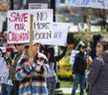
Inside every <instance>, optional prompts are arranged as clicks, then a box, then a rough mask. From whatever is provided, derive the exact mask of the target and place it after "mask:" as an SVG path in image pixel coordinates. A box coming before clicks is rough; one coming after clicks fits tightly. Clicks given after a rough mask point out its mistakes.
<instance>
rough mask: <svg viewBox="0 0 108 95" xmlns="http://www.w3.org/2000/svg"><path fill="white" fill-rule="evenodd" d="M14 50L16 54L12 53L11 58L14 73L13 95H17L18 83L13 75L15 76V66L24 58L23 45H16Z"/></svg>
mask: <svg viewBox="0 0 108 95" xmlns="http://www.w3.org/2000/svg"><path fill="white" fill-rule="evenodd" d="M15 48H16V50H17V51H16V53H14V57H13V67H14V69H13V71H14V80H13V83H14V87H13V88H14V90H13V93H12V94H13V95H18V89H19V81H18V80H17V79H16V77H15V75H16V66H17V65H18V64H19V63H20V61H21V59H23V58H24V56H25V51H24V45H23V44H16V45H15Z"/></svg>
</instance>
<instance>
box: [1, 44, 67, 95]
mask: <svg viewBox="0 0 108 95" xmlns="http://www.w3.org/2000/svg"><path fill="white" fill-rule="evenodd" d="M15 48H16V50H17V51H13V49H12V48H7V49H6V52H4V53H3V52H2V51H0V68H1V69H0V79H1V80H0V82H1V92H2V95H54V90H55V89H56V83H57V81H58V78H57V75H56V71H57V66H56V62H57V61H59V60H60V59H61V58H62V57H63V56H64V55H65V52H66V48H65V47H64V50H63V52H62V53H61V54H60V55H58V56H55V55H54V49H53V48H52V47H47V46H46V47H45V46H41V45H40V44H35V45H33V48H32V49H33V54H32V55H33V56H32V57H31V56H30V55H29V51H30V49H29V46H24V45H23V44H18V45H15Z"/></svg>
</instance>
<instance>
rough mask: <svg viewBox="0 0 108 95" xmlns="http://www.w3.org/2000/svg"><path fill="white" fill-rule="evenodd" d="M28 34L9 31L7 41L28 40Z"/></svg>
mask: <svg viewBox="0 0 108 95" xmlns="http://www.w3.org/2000/svg"><path fill="white" fill-rule="evenodd" d="M28 40H29V35H28V33H14V32H10V33H9V35H8V41H10V42H11V41H12V42H23V41H28Z"/></svg>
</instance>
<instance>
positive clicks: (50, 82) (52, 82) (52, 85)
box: [47, 77, 56, 95]
mask: <svg viewBox="0 0 108 95" xmlns="http://www.w3.org/2000/svg"><path fill="white" fill-rule="evenodd" d="M47 88H48V95H55V89H56V79H55V77H51V78H47Z"/></svg>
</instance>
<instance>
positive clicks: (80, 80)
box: [71, 74, 85, 95]
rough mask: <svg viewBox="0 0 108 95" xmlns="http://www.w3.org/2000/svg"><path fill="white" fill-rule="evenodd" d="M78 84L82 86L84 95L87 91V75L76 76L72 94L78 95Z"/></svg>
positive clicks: (81, 89)
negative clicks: (85, 90)
mask: <svg viewBox="0 0 108 95" xmlns="http://www.w3.org/2000/svg"><path fill="white" fill-rule="evenodd" d="M78 84H80V95H84V89H85V74H75V77H74V79H73V89H72V94H71V95H75V94H76V90H77V88H78Z"/></svg>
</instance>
